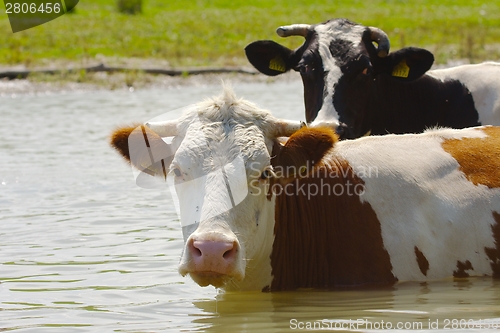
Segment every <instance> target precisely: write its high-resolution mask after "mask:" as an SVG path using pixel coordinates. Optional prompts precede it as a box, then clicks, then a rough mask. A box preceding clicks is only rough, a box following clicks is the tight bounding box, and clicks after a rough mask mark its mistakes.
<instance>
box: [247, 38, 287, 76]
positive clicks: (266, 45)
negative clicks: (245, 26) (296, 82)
mask: <svg viewBox="0 0 500 333" xmlns="http://www.w3.org/2000/svg"><path fill="white" fill-rule="evenodd" d="M245 54H246V56H247V59H248V61H250V63H251V64H252V65H253V66H254V67H255V68H256V69H257V70H258V71H259V72H261V73H262V74H265V75H269V76H276V75H279V74H283V73H285V72H287V71H289V70H290V69H292V68H294V67H295V66H296V65H297V64H296V61H294V60H293V57H292V56H293V54H294V51H292V50H290V49H289V48H287V47H285V46H282V45H280V44H278V43H276V42H273V41H271V40H259V41H256V42H253V43H251V44H248V45H247V47H245Z"/></svg>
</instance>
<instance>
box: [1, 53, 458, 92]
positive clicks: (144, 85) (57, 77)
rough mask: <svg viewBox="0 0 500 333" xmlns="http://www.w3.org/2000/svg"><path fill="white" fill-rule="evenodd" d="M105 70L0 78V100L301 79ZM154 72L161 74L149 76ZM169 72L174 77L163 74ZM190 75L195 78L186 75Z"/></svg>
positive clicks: (210, 71)
mask: <svg viewBox="0 0 500 333" xmlns="http://www.w3.org/2000/svg"><path fill="white" fill-rule="evenodd" d="M466 63H468V62H467V61H466V60H450V61H449V62H448V63H447V64H446V65H437V66H436V65H435V66H433V68H432V69H438V68H448V67H454V66H458V65H463V64H466ZM144 64H147V62H143V63H142V65H144ZM104 68H105V69H106V70H103V71H86V70H85V69H84V68H78V67H73V68H68V67H65V66H61V67H59V68H56V67H55V66H50V67H49V68H48V69H42V70H36V69H34V70H33V72H32V73H30V74H29V75H27V77H26V78H20V79H9V78H8V77H4V78H0V97H6V96H7V97H8V96H10V95H13V94H48V93H50V94H57V93H67V92H88V91H98V90H108V91H124V90H129V91H136V90H144V89H170V88H179V87H184V86H203V85H217V84H220V82H221V80H222V81H228V82H232V83H233V84H238V83H240V82H244V83H248V82H252V83H273V82H282V81H285V82H286V81H296V80H301V78H300V75H299V74H298V73H295V72H294V71H290V72H287V73H284V74H282V75H279V76H274V77H269V76H265V75H263V74H260V73H258V72H257V71H255V70H254V69H253V68H251V67H233V68H222V67H221V68H201V67H200V68H191V69H172V68H170V67H169V66H166V67H161V66H155V68H158V69H152V68H151V67H149V68H148V67H144V66H138V67H136V68H134V67H122V68H111V70H109V69H110V67H104ZM20 70H26V68H25V67H22V66H21V67H20V66H13V67H3V66H0V71H3V72H4V73H7V72H16V71H20ZM44 71H45V72H44ZM146 71H149V73H148V72H146ZM154 71H164V72H163V73H160V74H152V73H154ZM170 71H171V72H175V73H176V74H174V75H170V74H165V73H167V72H170ZM190 72H192V73H194V74H189V73H190Z"/></svg>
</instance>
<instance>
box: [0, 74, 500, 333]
mask: <svg viewBox="0 0 500 333" xmlns="http://www.w3.org/2000/svg"><path fill="white" fill-rule="evenodd" d="M235 90H236V92H237V93H238V94H239V95H241V96H244V97H246V98H248V99H250V100H252V101H254V102H255V103H257V104H259V105H260V106H262V107H265V108H268V109H270V110H272V111H273V113H274V114H275V115H277V116H279V117H283V118H291V119H298V118H300V119H303V116H302V113H303V111H302V108H303V106H302V105H303V101H302V96H301V92H302V87H301V83H300V81H296V82H277V83H269V84H263V83H258V84H257V83H253V84H252V83H241V84H235ZM219 91H220V86H210V85H209V86H190V87H182V88H172V89H167V90H154V89H152V90H144V91H136V92H125V91H118V92H110V91H99V92H73V93H58V94H55V93H51V94H43V93H42V94H34V95H33V94H32V95H19V94H18V95H3V96H0V116H1V118H0V119H1V121H0V133H1V139H0V331H13V332H37V333H38V332H95V333H98V332H99V333H102V332H188V331H207V332H281V331H300V330H306V329H310V330H312V329H318V330H319V329H335V330H337V331H356V332H366V331H377V332H380V331H384V330H387V331H391V332H392V331H396V330H395V329H397V328H399V329H400V330H403V329H412V330H419V331H430V330H432V331H435V332H437V331H443V332H444V331H446V332H449V331H450V330H453V331H462V332H472V331H476V332H477V331H481V332H485V331H488V328H494V327H497V326H500V283H499V282H497V281H493V280H491V279H489V278H484V279H468V280H463V281H453V280H448V281H440V282H435V283H428V284H418V283H407V284H400V285H397V286H395V287H394V288H390V289H383V290H362V291H359V290H342V291H328V292H327V291H310V290H303V291H298V292H290V293H288V292H287V293H228V294H223V293H219V292H218V291H217V290H215V289H214V288H211V287H208V288H201V287H199V286H198V285H196V284H195V283H194V282H192V281H191V280H190V279H189V278H182V277H181V276H179V275H178V273H177V264H178V261H179V257H180V254H181V248H182V243H183V240H182V233H181V229H180V225H179V222H178V220H177V217H176V214H175V210H174V207H173V205H172V203H171V200H170V198H169V195H168V192H167V190H165V191H159V190H146V189H142V188H139V187H137V186H136V185H135V183H134V180H133V178H132V172H131V170H130V169H129V168H128V167H127V166H126V165H125V163H123V161H122V160H121V158H120V157H119V156H118V154H117V153H115V152H114V151H112V150H111V148H110V147H109V146H108V142H107V140H108V135H109V133H110V132H111V131H112V129H113V128H114V127H115V126H117V125H120V124H128V123H131V122H133V121H138V122H143V121H146V120H148V119H151V118H153V117H155V116H158V115H160V114H162V113H164V112H167V111H170V110H174V109H177V108H180V107H182V106H185V105H188V104H191V103H193V102H197V101H199V100H201V99H203V98H205V97H209V96H212V95H213V94H216V93H218V92H219ZM438 329H439V330H438Z"/></svg>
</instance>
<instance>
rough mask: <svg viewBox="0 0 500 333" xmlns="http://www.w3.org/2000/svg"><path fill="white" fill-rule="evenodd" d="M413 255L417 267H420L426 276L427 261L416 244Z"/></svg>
mask: <svg viewBox="0 0 500 333" xmlns="http://www.w3.org/2000/svg"><path fill="white" fill-rule="evenodd" d="M415 256H416V257H417V264H418V268H420V271H421V272H422V274H424V275H425V276H427V271H428V270H429V261H427V258H426V257H425V256H424V254H423V253H422V251H420V250H419V248H418V247H416V246H415Z"/></svg>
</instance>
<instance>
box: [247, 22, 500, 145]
mask: <svg viewBox="0 0 500 333" xmlns="http://www.w3.org/2000/svg"><path fill="white" fill-rule="evenodd" d="M276 32H277V33H278V35H279V36H281V37H289V36H301V37H304V43H303V44H302V45H301V46H299V47H298V48H296V49H295V50H291V49H288V48H287V47H285V46H283V45H280V44H278V43H276V42H274V41H270V40H262V41H256V42H253V43H251V44H249V45H248V46H247V47H246V48H245V52H246V55H247V58H248V60H249V61H250V63H252V65H253V66H254V67H255V68H256V69H257V70H259V71H260V72H261V73H263V74H265V75H271V76H274V75H280V74H283V73H285V72H287V71H289V70H291V69H293V70H296V71H298V72H300V75H301V77H302V82H303V84H304V102H305V116H306V121H307V122H308V123H313V124H321V123H325V122H328V123H336V124H337V125H338V127H337V133H338V134H339V135H340V138H341V139H353V138H357V137H361V136H363V135H365V134H366V133H371V134H376V135H384V134H387V133H396V134H398V133H399V134H401V133H420V132H423V131H424V130H425V129H426V128H429V127H435V126H444V127H452V128H464V127H472V126H478V125H500V63H493V62H487V63H482V64H477V65H464V66H457V67H454V68H449V69H446V70H429V69H430V68H431V66H432V64H433V62H434V56H433V55H432V53H431V52H429V51H427V50H425V49H421V48H416V47H406V48H402V49H400V50H397V51H394V52H389V45H390V42H389V37H388V36H387V34H386V33H385V32H384V31H382V30H381V29H379V28H376V27H367V26H363V25H360V24H357V23H354V22H351V21H349V20H346V19H333V20H329V21H327V22H324V23H320V24H312V25H309V24H292V25H287V26H282V27H279V28H278V29H277V31H276ZM373 43H376V44H377V46H375V45H374V44H373ZM428 70H429V71H428Z"/></svg>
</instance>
